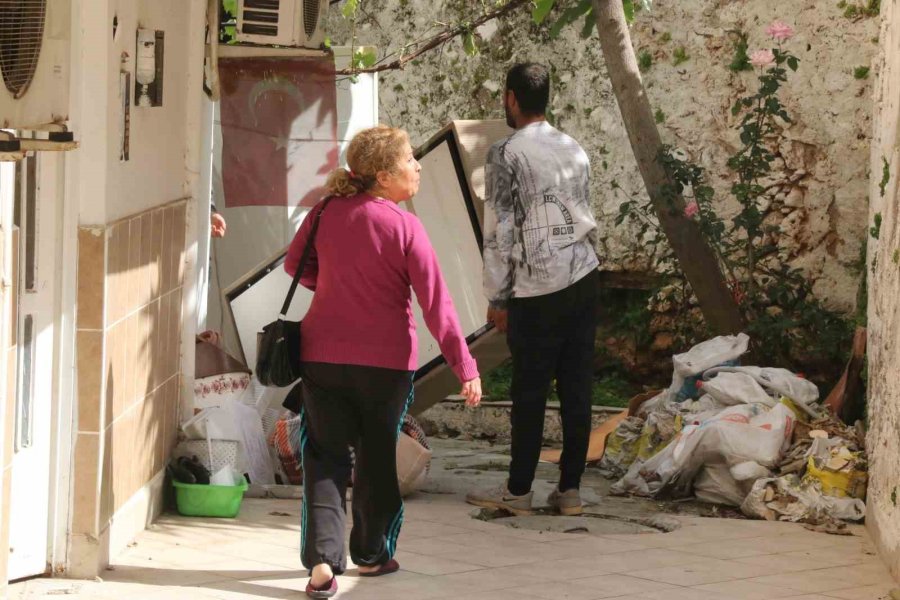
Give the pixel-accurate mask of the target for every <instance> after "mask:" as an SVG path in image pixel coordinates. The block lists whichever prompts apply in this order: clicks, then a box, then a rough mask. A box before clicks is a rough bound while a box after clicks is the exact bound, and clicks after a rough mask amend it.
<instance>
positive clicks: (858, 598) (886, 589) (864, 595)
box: [826, 582, 898, 600]
mask: <svg viewBox="0 0 900 600" xmlns="http://www.w3.org/2000/svg"><path fill="white" fill-rule="evenodd" d="M896 587H898V586H897V584H895V583H893V582H890V583H879V584H875V585H865V586H862V587H856V588H850V589H844V590H834V591H830V592H828V593H827V594H826V596H831V597H832V598H841V599H843V600H877V599H879V598H888V597H889V596H888V594H890V592H891V590H893V589H894V588H896Z"/></svg>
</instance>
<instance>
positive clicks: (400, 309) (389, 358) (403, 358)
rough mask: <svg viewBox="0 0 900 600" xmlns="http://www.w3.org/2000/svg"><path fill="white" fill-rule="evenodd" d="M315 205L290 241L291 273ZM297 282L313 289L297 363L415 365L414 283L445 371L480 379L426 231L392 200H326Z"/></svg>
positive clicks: (363, 196)
mask: <svg viewBox="0 0 900 600" xmlns="http://www.w3.org/2000/svg"><path fill="white" fill-rule="evenodd" d="M321 209H322V204H321V203H319V204H318V205H316V207H315V208H313V210H312V212H311V213H310V214H309V215H308V216H307V218H306V219H305V220H304V221H303V224H302V225H301V226H300V230H299V231H298V232H297V235H296V236H295V237H294V241H293V242H291V247H290V249H289V250H288V253H287V258H286V259H285V263H284V268H285V271H287V272H288V274H290V275H291V276H293V275H294V274H295V273H296V272H297V267H298V266H299V263H300V257H301V256H302V254H303V249H304V247H305V246H306V240H307V238H308V237H309V232H310V229H311V227H312V223H313V220H314V218H315V216H316V214H318V212H319V211H320V210H321ZM300 283H301V284H302V285H303V286H304V287H307V288H309V289H311V290H314V291H315V296H314V297H313V302H312V305H311V306H310V308H309V312H308V313H307V314H306V316H305V317H303V336H302V346H301V359H302V360H304V361H309V362H324V363H335V364H352V365H364V366H371V367H383V368H387V369H398V370H409V371H414V370H416V368H417V365H416V359H417V355H418V341H417V339H416V323H415V319H414V317H413V312H412V295H411V293H410V286H412V289H413V290H415V292H416V298H417V299H418V301H419V305H420V306H421V307H422V313H423V314H424V317H425V323H426V325H427V326H428V330H429V331H431V335H433V336H434V338H435V339H436V340H437V341H438V344H439V345H440V348H441V352H442V353H443V355H444V357H445V358H446V360H447V362H448V363H449V365H450V368H451V369H453V372H454V373H455V374H456V376H457V377H458V378H459V380H460V381H462V382H465V381H469V380H470V379H474V378H475V377H478V367H477V365H476V364H475V359H474V358H472V355H471V354H470V353H469V348H468V346H467V345H466V340H465V337H464V336H463V333H462V328H461V327H460V325H459V318H458V317H457V315H456V309H455V308H454V306H453V300H452V299H451V298H450V293H449V292H448V290H447V285H446V283H444V278H443V276H442V275H441V269H440V266H439V265H438V261H437V257H436V256H435V253H434V248H432V246H431V242H430V241H429V240H428V234H427V233H425V228H424V227H423V226H422V222H421V221H419V219H418V217H416V216H415V215H413V214H411V213H409V212H407V211H405V210H402V209H401V208H399V207H398V206H397V205H396V204H395V203H393V202H390V201H388V200H383V199H381V198H375V197H373V196H370V195H368V194H359V195H357V196H351V197H334V198H332V200H331V202H329V203H328V207H327V208H326V209H325V212H324V213H322V217H321V220H320V222H319V231H318V232H317V234H316V239H315V246H314V248H313V251H312V253H311V255H310V260H309V263H308V264H307V266H306V269H305V270H304V273H303V276H302V277H301V279H300Z"/></svg>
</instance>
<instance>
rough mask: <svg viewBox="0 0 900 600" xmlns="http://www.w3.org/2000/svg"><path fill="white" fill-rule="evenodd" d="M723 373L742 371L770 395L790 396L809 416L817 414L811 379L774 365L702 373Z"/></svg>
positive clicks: (727, 368) (817, 390)
mask: <svg viewBox="0 0 900 600" xmlns="http://www.w3.org/2000/svg"><path fill="white" fill-rule="evenodd" d="M723 373H743V374H746V375H749V376H750V377H752V378H753V379H755V380H756V382H757V383H758V384H759V385H760V386H762V387H763V388H764V389H765V390H766V391H767V392H768V394H769V395H770V396H773V397H775V398H780V397H781V396H784V397H786V398H790V399H791V400H792V401H793V402H794V404H795V405H796V406H797V407H799V408H800V409H802V410H803V411H804V412H806V413H807V414H809V415H810V416H811V417H818V416H819V409H818V407H817V406H815V402H816V401H817V400H818V399H819V388H818V387H816V384H814V383H813V382H812V381H810V380H808V379H804V378H802V377H799V376H798V375H797V374H795V373H792V372H791V371H788V370H787V369H778V368H775V367H716V368H713V369H709V370H707V371H706V373H704V374H703V376H704V378H711V377H713V376H715V377H716V378H718V377H720V376H721V374H723Z"/></svg>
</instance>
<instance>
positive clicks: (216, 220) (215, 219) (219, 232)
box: [209, 212, 228, 238]
mask: <svg viewBox="0 0 900 600" xmlns="http://www.w3.org/2000/svg"><path fill="white" fill-rule="evenodd" d="M209 227H210V229H211V230H212V236H213V237H214V238H223V237H225V230H226V229H227V228H228V225H226V224H225V217H223V216H222V215H220V214H219V213H217V212H214V213H212V214H210V215H209Z"/></svg>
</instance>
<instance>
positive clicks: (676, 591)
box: [615, 587, 741, 600]
mask: <svg viewBox="0 0 900 600" xmlns="http://www.w3.org/2000/svg"><path fill="white" fill-rule="evenodd" d="M640 597H641V598H643V599H644V600H741V599H740V598H737V597H735V596H729V595H727V594H722V593H720V592H706V591H704V590H698V589H697V588H691V587H679V588H671V589H668V590H661V591H658V592H649V593H644V594H641V595H640ZM615 600H620V599H619V598H616V599H615Z"/></svg>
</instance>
